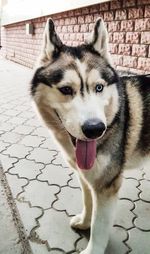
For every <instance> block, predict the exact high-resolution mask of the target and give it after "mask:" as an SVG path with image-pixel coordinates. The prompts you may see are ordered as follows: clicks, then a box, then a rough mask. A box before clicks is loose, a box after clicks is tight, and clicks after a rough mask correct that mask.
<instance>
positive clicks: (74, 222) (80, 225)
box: [70, 213, 90, 230]
mask: <svg viewBox="0 0 150 254" xmlns="http://www.w3.org/2000/svg"><path fill="white" fill-rule="evenodd" d="M70 226H71V227H72V228H77V229H83V230H86V229H89V228H90V222H89V221H85V219H84V216H83V214H82V213H81V214H78V215H76V216H74V217H73V218H72V219H71V221H70Z"/></svg>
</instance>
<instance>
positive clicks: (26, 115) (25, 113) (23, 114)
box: [18, 111, 35, 119]
mask: <svg viewBox="0 0 150 254" xmlns="http://www.w3.org/2000/svg"><path fill="white" fill-rule="evenodd" d="M18 116H19V117H22V118H25V119H30V118H33V117H35V113H34V112H29V111H23V112H21V113H20V114H19V115H18Z"/></svg>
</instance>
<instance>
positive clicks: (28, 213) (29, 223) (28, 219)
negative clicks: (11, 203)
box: [16, 200, 42, 236]
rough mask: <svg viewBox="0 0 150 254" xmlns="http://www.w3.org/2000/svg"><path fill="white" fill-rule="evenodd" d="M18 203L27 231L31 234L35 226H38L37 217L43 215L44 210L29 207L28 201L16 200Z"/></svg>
mask: <svg viewBox="0 0 150 254" xmlns="http://www.w3.org/2000/svg"><path fill="white" fill-rule="evenodd" d="M16 205H17V208H18V210H19V213H20V214H21V220H22V222H23V225H24V228H25V231H26V233H27V235H28V236H29V234H30V231H31V230H32V228H33V227H35V226H37V222H36V218H38V217H40V216H41V215H42V210H41V209H40V208H38V207H29V204H28V203H24V202H19V201H17V200H16Z"/></svg>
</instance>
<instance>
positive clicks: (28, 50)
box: [1, 0, 150, 73]
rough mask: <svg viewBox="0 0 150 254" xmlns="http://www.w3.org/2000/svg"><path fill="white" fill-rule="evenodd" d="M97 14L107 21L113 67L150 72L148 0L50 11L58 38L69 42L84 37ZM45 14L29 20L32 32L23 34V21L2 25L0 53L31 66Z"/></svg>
mask: <svg viewBox="0 0 150 254" xmlns="http://www.w3.org/2000/svg"><path fill="white" fill-rule="evenodd" d="M99 16H101V17H102V18H103V19H104V20H105V22H106V23H107V28H108V32H109V42H110V52H111V54H112V56H113V60H114V64H115V65H116V66H117V69H120V70H127V71H132V72H135V73H137V72H138V73H148V72H150V0H120V1H119V0H114V1H111V2H107V3H103V4H98V5H93V6H90V7H86V8H81V9H77V10H72V11H68V12H63V13H60V14H55V15H51V17H52V18H53V19H54V21H55V24H56V27H57V32H58V33H59V35H60V38H61V39H62V41H63V42H64V43H66V44H68V45H73V46H74V45H77V44H80V43H82V42H83V41H84V38H85V37H86V36H87V34H88V33H89V32H90V31H91V30H92V27H93V24H94V22H95V20H96V19H97V17H99ZM47 18H48V17H41V18H37V19H33V20H29V22H31V23H32V24H33V25H34V35H26V33H25V24H26V23H27V22H19V23H16V24H12V25H8V26H5V27H4V28H3V29H2V46H3V48H2V50H1V53H2V54H3V55H4V56H5V57H6V58H7V59H10V60H13V61H15V62H18V63H20V64H23V65H26V66H28V67H33V66H34V63H35V61H36V58H37V56H38V54H39V51H40V47H41V43H42V34H43V30H44V26H45V22H46V20H47Z"/></svg>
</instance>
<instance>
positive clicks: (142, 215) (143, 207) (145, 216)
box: [134, 200, 150, 231]
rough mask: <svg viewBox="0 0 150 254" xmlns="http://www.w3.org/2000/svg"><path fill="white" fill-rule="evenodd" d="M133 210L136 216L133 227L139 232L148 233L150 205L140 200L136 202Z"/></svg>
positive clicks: (149, 228)
mask: <svg viewBox="0 0 150 254" xmlns="http://www.w3.org/2000/svg"><path fill="white" fill-rule="evenodd" d="M135 204H136V206H135V209H134V213H135V214H136V215H137V218H136V219H135V222H134V223H135V225H136V227H137V228H139V229H141V230H149V231H150V203H147V202H144V201H142V200H139V201H137V202H136V203H135Z"/></svg>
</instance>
